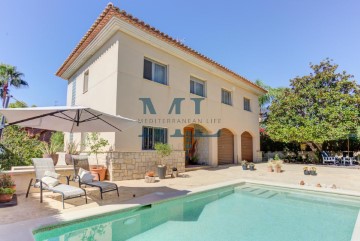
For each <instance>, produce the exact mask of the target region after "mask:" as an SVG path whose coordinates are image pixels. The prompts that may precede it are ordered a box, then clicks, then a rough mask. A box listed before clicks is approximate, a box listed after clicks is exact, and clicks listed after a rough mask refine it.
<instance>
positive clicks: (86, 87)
mask: <svg viewBox="0 0 360 241" xmlns="http://www.w3.org/2000/svg"><path fill="white" fill-rule="evenodd" d="M88 90H89V70H86V71H85V72H84V80H83V94H85V93H86V92H88Z"/></svg>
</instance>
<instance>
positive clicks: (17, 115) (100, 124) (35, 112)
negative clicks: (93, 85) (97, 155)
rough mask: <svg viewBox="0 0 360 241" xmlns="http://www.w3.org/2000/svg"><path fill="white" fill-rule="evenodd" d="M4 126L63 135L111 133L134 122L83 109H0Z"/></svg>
mask: <svg viewBox="0 0 360 241" xmlns="http://www.w3.org/2000/svg"><path fill="white" fill-rule="evenodd" d="M0 114H2V115H3V116H5V118H6V120H7V124H6V125H5V126H2V127H1V129H3V128H4V127H6V126H10V125H18V126H21V127H32V128H38V129H45V130H54V131H63V132H71V133H73V132H114V131H123V130H125V129H127V128H129V127H131V126H134V125H135V124H137V121H136V120H132V119H129V118H125V117H122V116H115V115H110V114H106V113H103V112H101V111H98V110H95V109H92V108H88V107H83V106H52V107H34V108H8V109H0Z"/></svg>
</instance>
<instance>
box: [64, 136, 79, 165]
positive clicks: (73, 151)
mask: <svg viewBox="0 0 360 241" xmlns="http://www.w3.org/2000/svg"><path fill="white" fill-rule="evenodd" d="M78 148H79V144H78V143H76V142H74V141H69V142H68V143H67V144H66V154H65V163H66V165H72V164H73V163H72V157H71V156H72V155H79V154H80V152H79V151H78Z"/></svg>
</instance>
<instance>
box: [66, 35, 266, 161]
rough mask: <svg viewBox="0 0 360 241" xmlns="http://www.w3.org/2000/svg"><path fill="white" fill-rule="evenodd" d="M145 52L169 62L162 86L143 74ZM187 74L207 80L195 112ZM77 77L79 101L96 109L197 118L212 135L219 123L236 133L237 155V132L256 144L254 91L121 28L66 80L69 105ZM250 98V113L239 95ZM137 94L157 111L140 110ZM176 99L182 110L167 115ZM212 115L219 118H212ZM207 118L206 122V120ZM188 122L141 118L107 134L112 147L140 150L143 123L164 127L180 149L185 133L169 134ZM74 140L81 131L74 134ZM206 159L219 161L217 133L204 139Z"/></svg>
mask: <svg viewBox="0 0 360 241" xmlns="http://www.w3.org/2000/svg"><path fill="white" fill-rule="evenodd" d="M144 57H147V58H150V59H153V60H156V61H158V62H160V63H163V64H165V65H167V66H168V84H169V85H167V86H166V85H162V84H158V83H156V82H152V81H149V80H146V79H144V78H143V62H144ZM87 69H89V72H90V75H89V91H88V92H87V93H85V94H83V93H82V89H83V87H82V85H83V74H84V72H85V71H86V70H87ZM190 76H194V77H196V78H198V79H201V80H203V81H205V82H206V98H205V100H203V101H202V102H201V114H200V115H195V108H194V102H193V101H191V100H190V98H200V97H199V96H196V95H193V94H190ZM74 79H76V92H77V93H76V101H75V103H76V104H77V105H85V106H89V107H93V108H96V109H98V110H101V111H104V112H107V113H111V114H118V115H122V116H125V117H128V118H133V119H137V120H138V119H140V120H143V121H144V120H145V119H146V120H147V121H149V119H152V120H153V121H154V120H155V119H165V120H167V119H171V120H172V119H176V120H178V119H181V120H182V119H189V118H190V119H194V118H195V119H201V120H202V122H203V123H198V124H200V125H202V126H203V127H204V128H206V130H207V131H208V132H209V133H210V134H214V133H216V132H217V131H218V130H220V129H222V128H227V129H229V130H231V131H232V133H233V134H234V138H235V141H234V143H235V148H234V157H235V160H241V133H243V132H244V131H248V132H249V133H251V135H252V136H253V144H254V145H253V146H254V148H253V151H254V157H256V151H257V150H259V149H260V146H259V131H258V129H259V123H258V117H259V109H258V100H257V96H256V94H255V93H252V92H250V91H248V90H245V89H243V88H241V85H237V84H233V83H231V82H230V81H228V80H226V79H223V78H221V77H219V76H218V75H217V74H216V73H213V72H210V71H208V70H204V69H202V68H200V67H198V66H196V65H194V64H192V63H189V62H187V61H184V60H182V59H181V58H179V57H178V56H174V55H171V54H169V53H167V52H165V50H164V49H159V48H157V47H155V46H152V45H150V44H147V43H144V42H143V41H140V40H138V39H136V38H134V37H131V36H129V35H127V34H125V33H122V32H117V33H116V34H115V35H113V36H112V37H111V38H110V40H109V41H107V43H106V44H105V45H104V46H102V47H101V48H100V50H98V51H97V52H96V53H95V54H94V55H93V56H92V57H91V59H89V60H88V61H87V62H86V63H85V64H84V65H83V66H82V67H81V68H80V69H79V70H78V71H77V72H76V74H75V75H74V76H73V77H72V78H71V79H70V81H69V88H68V104H69V105H70V104H71V90H72V87H71V84H72V82H73V80H74ZM222 88H224V89H227V90H229V91H231V92H232V98H233V106H228V105H225V104H222V103H221V89H222ZM244 97H246V98H248V99H250V100H251V109H252V112H248V111H245V110H243V98H244ZM139 98H151V100H152V103H153V105H154V107H155V109H156V112H157V114H156V115H150V114H147V115H144V114H143V103H142V101H140V100H139ZM174 98H185V100H184V101H183V102H182V105H181V114H180V115H177V114H175V113H174V112H173V113H171V114H168V112H169V109H170V106H171V104H172V102H173V99H174ZM214 120H216V121H217V122H219V121H220V123H211V122H213V121H214ZM207 122H209V123H207ZM189 124H191V123H167V122H166V121H165V123H163V122H160V123H158V122H157V123H142V124H139V125H137V126H135V127H133V128H131V129H128V130H126V131H124V132H122V133H115V134H114V133H106V134H104V136H105V137H106V138H108V139H109V141H110V143H111V144H112V145H113V149H114V150H116V151H127V152H130V151H141V148H142V140H141V137H139V135H141V132H142V126H143V125H145V126H158V127H166V128H168V140H169V144H171V145H172V147H173V149H174V150H183V138H179V137H170V135H172V134H174V132H175V130H176V129H180V130H181V132H183V128H184V127H185V126H187V125H189ZM75 136H76V138H78V140H80V139H81V137H80V135H75ZM208 152H209V164H211V165H217V138H209V140H208Z"/></svg>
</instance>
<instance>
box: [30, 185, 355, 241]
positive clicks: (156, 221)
mask: <svg viewBox="0 0 360 241" xmlns="http://www.w3.org/2000/svg"><path fill="white" fill-rule="evenodd" d="M359 210H360V200H359V199H357V198H355V197H354V198H352V197H347V196H342V195H330V194H321V195H320V194H316V193H314V192H305V191H294V190H290V189H280V188H275V187H272V186H260V185H252V184H246V185H242V186H238V187H226V188H221V189H216V190H212V191H207V192H205V193H201V194H195V195H190V196H187V197H182V198H177V199H175V200H170V201H165V202H161V203H158V204H153V205H151V206H144V207H141V208H137V209H136V210H131V211H126V212H120V213H112V214H109V215H106V216H103V217H97V218H95V219H89V220H87V221H82V222H76V223H71V224H64V225H62V226H61V227H52V228H50V229H49V228H48V229H42V230H38V231H36V232H35V239H36V240H37V241H45V240H49V241H55V240H68V241H77V240H79V241H80V240H81V241H84V240H101V241H103V240H109V241H110V240H111V241H121V240H132V241H138V240H185V241H192V240H194V241H195V240H196V241H200V240H207V241H208V240H241V241H262V240H264V241H265V240H266V241H302V240H304V241H311V240H314V241H315V240H316V241H318V240H322V241H332V240H334V241H350V240H351V236H352V233H353V229H354V225H355V222H356V218H357V216H358V213H359Z"/></svg>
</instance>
